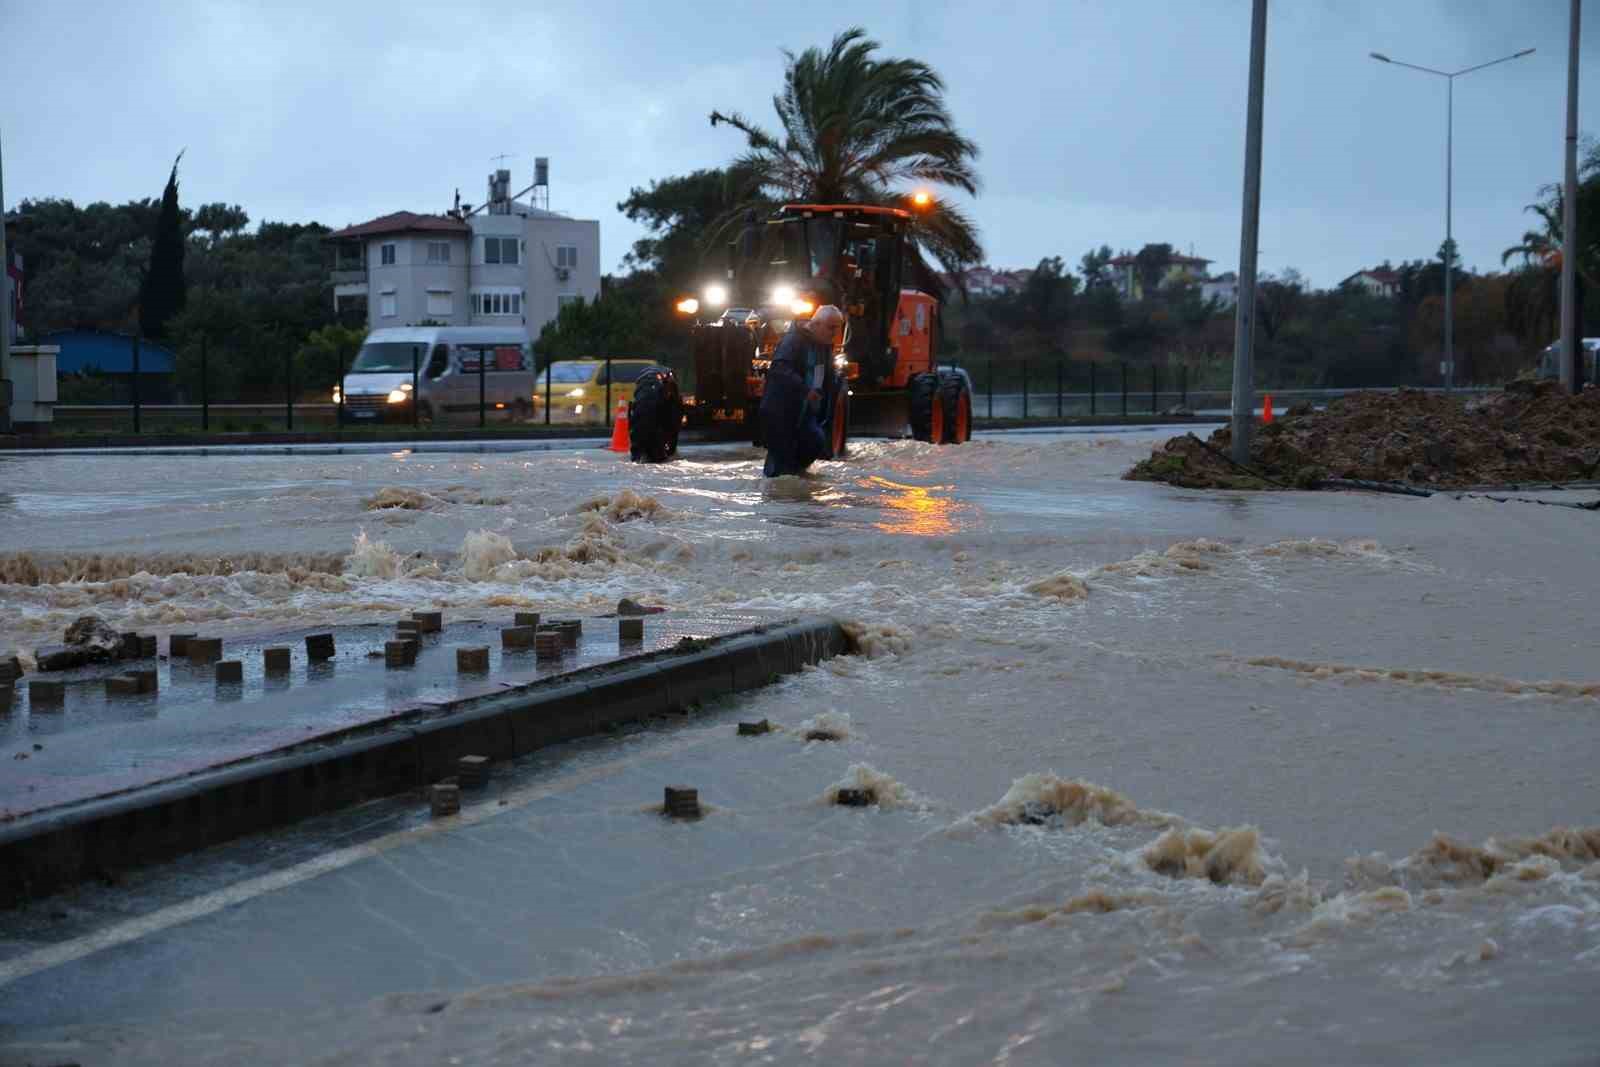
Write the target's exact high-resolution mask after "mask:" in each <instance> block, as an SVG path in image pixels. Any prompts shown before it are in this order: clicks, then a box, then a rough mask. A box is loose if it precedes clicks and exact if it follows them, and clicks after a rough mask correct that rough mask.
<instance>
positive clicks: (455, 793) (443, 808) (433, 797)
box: [428, 782, 461, 818]
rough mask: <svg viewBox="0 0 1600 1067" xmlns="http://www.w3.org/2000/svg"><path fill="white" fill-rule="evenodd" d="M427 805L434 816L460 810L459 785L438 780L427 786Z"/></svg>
mask: <svg viewBox="0 0 1600 1067" xmlns="http://www.w3.org/2000/svg"><path fill="white" fill-rule="evenodd" d="M428 806H429V808H430V809H431V810H432V812H433V816H434V818H439V817H440V816H444V815H458V814H460V812H461V787H460V786H458V785H450V784H446V783H444V782H440V783H439V784H438V785H434V786H430V787H429V788H428Z"/></svg>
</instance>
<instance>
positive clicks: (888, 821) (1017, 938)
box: [0, 435, 1600, 1063]
mask: <svg viewBox="0 0 1600 1067" xmlns="http://www.w3.org/2000/svg"><path fill="white" fill-rule="evenodd" d="M1152 440H1153V438H1152V437H1151V436H1148V435H1115V436H1112V435H1106V436H1082V435H1061V436H1028V437H1014V438H1005V437H995V438H990V439H980V440H977V441H974V442H972V443H970V444H967V445H963V446H960V447H957V448H942V449H935V448H932V447H929V446H925V445H919V444H915V443H911V442H894V443H887V442H879V443H867V444H863V445H861V446H859V447H857V448H856V450H855V452H854V454H853V455H852V456H851V457H850V458H849V459H848V460H847V461H844V462H841V463H832V464H821V465H819V466H818V467H817V468H816V469H815V470H814V472H813V473H812V474H811V475H810V476H808V477H806V478H785V479H778V480H775V481H771V482H767V481H763V480H762V479H761V477H760V469H761V457H760V455H759V454H758V453H756V452H754V451H751V450H748V449H739V448H702V449H692V450H688V451H687V452H686V453H685V455H684V457H683V458H682V459H681V460H680V461H678V462H676V463H673V464H670V465H666V466H659V467H642V466H633V465H630V464H628V463H626V462H625V461H622V460H619V458H618V457H616V456H613V455H611V454H608V453H605V452H603V451H599V450H581V451H571V452H551V453H527V454H493V455H476V454H467V455H440V454H429V455H416V454H406V453H397V454H394V455H389V456H356V457H352V456H324V455H313V456H299V457H296V456H283V455H273V456H260V457H250V456H229V457H211V458H201V457H191V456H179V455H167V456H139V457H117V456H110V457H107V456H97V457H92V458H74V457H65V456H52V457H32V458H17V459H12V458H0V484H5V485H6V486H7V494H8V495H4V496H0V581H3V582H5V583H7V584H4V585H0V649H4V648H7V647H10V646H13V645H15V646H21V647H24V648H27V647H33V646H35V645H39V644H45V643H50V642H51V641H53V640H55V639H56V635H57V634H59V631H60V630H61V628H62V627H64V626H65V625H66V624H67V623H68V622H70V621H71V620H72V619H73V618H75V617H76V616H78V615H80V614H83V613H86V612H94V613H97V614H100V615H101V616H102V617H104V618H106V619H107V621H109V622H111V623H112V625H113V626H115V627H116V628H117V629H119V630H127V629H139V630H146V631H148V630H155V631H158V632H165V631H167V630H170V629H185V628H187V629H194V628H196V626H203V627H204V628H205V629H206V630H207V631H209V632H215V633H220V634H228V633H236V634H246V633H250V632H252V631H260V630H262V629H266V628H269V627H275V626H279V625H281V624H286V623H293V624H313V623H321V622H340V621H367V620H373V619H384V618H389V617H392V616H393V615H394V614H395V613H396V612H398V611H401V610H406V609H409V608H411V607H414V606H416V605H418V604H420V603H425V602H431V603H434V604H437V605H438V606H440V607H442V608H444V609H445V610H446V611H447V612H449V613H452V614H465V613H479V614H481V613H482V612H483V611H484V610H486V609H490V608H509V607H510V606H512V605H535V606H540V607H545V608H548V609H549V610H551V611H558V610H559V611H595V610H605V609H608V608H609V607H610V606H611V605H613V604H614V603H615V601H616V599H617V598H618V597H619V596H624V595H626V596H632V597H634V598H636V599H640V600H644V601H650V602H657V603H661V604H665V605H667V606H669V607H672V608H684V609H697V610H723V609H729V608H739V609H754V610H762V611H781V612H794V613H801V612H823V613H830V614H833V615H836V616H837V617H839V618H840V619H841V620H843V621H845V622H846V624H847V626H848V627H849V629H850V630H851V631H852V633H854V634H855V635H856V637H857V640H858V642H859V644H860V647H861V654H860V655H856V656H851V657H846V658H843V659H840V660H836V661H833V662H831V663H829V664H827V665H826V666H824V667H823V668H820V669H816V670H812V671H808V672H806V673H805V674H803V675H800V676H797V677H795V678H792V679H789V680H786V681H784V682H783V683H781V684H779V685H777V686H774V687H771V688H769V689H766V690H762V691H760V692H758V693H755V694H751V695H747V696H745V697H743V698H740V700H738V701H736V702H729V703H728V704H727V705H725V706H723V707H719V708H713V709H710V710H709V712H708V714H707V715H705V716H703V717H701V718H699V719H696V720H692V721H691V722H690V723H688V724H686V725H681V726H673V727H670V728H669V727H661V728H658V729H651V730H648V731H645V732H643V733H641V734H637V735H632V736H629V737H627V738H622V739H612V740H608V741H602V742H595V743H591V744H590V745H588V746H579V747H578V748H577V749H576V750H572V751H565V752H562V753H559V754H553V755H550V756H548V757H545V758H542V759H540V760H536V761H532V763H530V765H528V766H525V767H523V768H520V769H518V770H517V771H515V772H508V776H507V786H506V788H507V790H508V792H507V793H506V794H505V796H504V797H503V799H504V800H505V801H506V803H505V804H504V805H502V807H501V808H500V809H498V810H492V811H486V812H484V813H483V817H482V818H481V819H479V820H478V821H475V822H473V823H471V825H467V826H463V827H461V828H460V829H459V830H452V831H448V832H434V833H428V834H422V835H421V836H409V835H413V834H420V830H408V831H406V832H404V833H400V834H398V835H397V836H395V837H393V839H392V840H391V839H388V838H386V839H384V840H385V841H386V842H387V843H386V844H384V845H383V846H382V848H381V849H375V850H374V854H373V855H371V856H366V855H363V856H362V857H359V858H356V859H352V861H351V862H350V863H349V864H348V865H347V866H341V867H340V868H339V869H338V871H337V872H336V873H329V874H324V875H322V876H321V877H317V878H311V877H309V876H308V877H306V878H304V879H301V880H295V881H293V882H292V884H284V885H282V886H281V887H275V888H272V889H271V890H270V891H268V890H263V891H262V892H260V893H252V894H249V895H248V896H247V898H246V899H242V900H241V901H240V902H237V903H236V904H235V905H233V906H231V907H230V910H228V911H226V912H225V913H224V912H218V913H217V914H216V915H215V916H211V917H199V918H195V919H194V920H193V921H192V922H190V923H188V924H186V925H170V926H169V927H168V928H167V929H166V930H165V932H164V933H161V934H160V935H159V937H160V938H163V939H164V940H161V941H160V946H161V947H160V948H159V949H157V948H151V949H149V950H148V951H147V952H145V954H144V955H142V956H141V955H138V954H137V953H135V954H134V955H132V956H128V955H126V954H123V955H119V954H118V953H126V952H127V951H131V950H121V949H119V950H117V951H116V952H109V951H108V952H105V953H101V954H100V955H101V956H103V957H105V959H103V960H100V961H99V962H98V963H97V962H96V961H97V959H99V957H97V956H95V955H92V954H91V955H88V956H87V957H86V958H84V959H83V961H82V962H81V963H75V964H73V965H72V966H63V967H60V968H56V969H42V970H37V971H36V972H33V973H29V974H28V975H27V976H26V977H25V978H21V979H18V980H17V981H15V982H13V983H11V985H10V986H9V988H7V987H6V986H3V985H0V1060H3V1057H4V1056H5V1055H7V1054H8V1052H9V1053H10V1054H12V1055H15V1056H17V1057H25V1056H31V1057H32V1058H34V1059H39V1058H40V1056H41V1055H42V1053H40V1051H39V1050H41V1049H42V1050H45V1051H46V1052H48V1051H50V1050H52V1049H54V1050H57V1051H60V1050H67V1051H69V1052H70V1051H73V1050H84V1049H87V1050H88V1051H81V1053H75V1054H81V1055H83V1057H84V1058H85V1059H86V1060H88V1059H91V1058H93V1057H91V1056H90V1054H89V1053H90V1052H92V1051H94V1050H97V1049H99V1048H100V1046H101V1045H102V1044H105V1045H107V1046H110V1045H114V1046H115V1048H116V1049H117V1055H118V1058H119V1059H120V1060H122V1061H125V1062H180V1061H190V1060H193V1061H204V1062H209V1061H216V1062H224V1061H228V1062H237V1061H238V1059H239V1058H241V1056H242V1057H243V1058H245V1059H252V1058H253V1059H259V1060H262V1061H276V1062H323V1061H326V1062H375V1061H382V1062H394V1063H436V1062H446V1061H449V1060H450V1057H451V1056H455V1057H458V1058H459V1059H458V1062H508V1063H513V1062H516V1063H522V1062H544V1061H548V1060H554V1059H559V1060H573V1061H592V1062H597V1063H609V1062H620V1061H629V1062H639V1063H660V1062H678V1063H703V1062H715V1061H724V1062H741V1063H742V1062H749V1061H761V1062H765V1061H776V1062H786V1061H795V1060H801V1059H805V1058H808V1057H825V1058H828V1059H832V1060H836V1061H842V1062H896V1063H897V1062H950V1063H969V1062H1000V1063H1005V1062H1020V1063H1056V1062H1065V1061H1068V1060H1071V1061H1081V1062H1102V1061H1111V1062H1127V1063H1146V1062H1152V1061H1185V1062H1187V1061H1190V1060H1204V1061H1212V1060H1218V1059H1223V1058H1226V1059H1229V1060H1238V1061H1243V1062H1261V1063H1278V1062H1282V1061H1284V1060H1285V1059H1288V1058H1290V1057H1291V1056H1293V1057H1297V1058H1304V1057H1309V1058H1312V1059H1315V1060H1318V1061H1362V1062H1395V1063H1410V1062H1417V1061H1418V1060H1424V1061H1437V1060H1445V1059H1449V1060H1452V1061H1463V1062H1481V1063H1499V1062H1504V1061H1505V1060H1507V1059H1508V1058H1511V1057H1513V1056H1515V1057H1516V1058H1518V1059H1524V1060H1528V1061H1530V1062H1539V1063H1552V1062H1592V1059H1593V1056H1594V1054H1595V1049H1596V1046H1597V1042H1600V1024H1596V1023H1595V1022H1594V1018H1593V1004H1594V1003H1596V1002H1597V998H1600V862H1597V861H1600V830H1597V829H1590V830H1588V831H1587V832H1586V833H1585V832H1583V830H1582V828H1585V827H1597V826H1600V788H1597V787H1600V762H1597V761H1596V759H1595V754H1596V752H1597V751H1600V668H1596V667H1595V666H1594V656H1593V651H1592V649H1593V646H1594V643H1595V639H1596V638H1595V626H1594V621H1595V620H1594V612H1593V608H1592V604H1593V603H1594V598H1595V594H1596V591H1597V590H1596V585H1597V583H1596V581H1595V579H1594V577H1593V574H1594V571H1593V563H1592V560H1593V557H1594V554H1595V549H1596V547H1597V544H1600V538H1597V536H1596V534H1597V531H1600V527H1597V526H1596V525H1595V523H1596V522H1597V520H1596V518H1595V517H1594V516H1593V515H1592V514H1589V513H1585V512H1578V511H1573V510H1569V509H1564V508H1544V507H1537V506H1533V505H1528V504H1495V503H1492V502H1488V501H1484V500H1453V499H1448V498H1434V499H1430V500H1418V499H1408V498H1389V497H1374V496H1365V495H1334V494H1299V493H1296V494H1271V495H1267V494H1263V495H1249V494H1224V493H1198V492H1187V491H1179V490H1172V489H1168V488H1165V487H1162V486H1155V485H1148V484H1138V483H1128V482H1123V481H1120V480H1119V479H1118V478H1117V475H1118V474H1119V473H1120V472H1121V471H1122V470H1123V469H1125V468H1126V467H1127V466H1129V465H1130V464H1131V463H1132V462H1133V461H1134V460H1135V459H1136V458H1138V457H1139V456H1140V455H1141V454H1143V453H1144V452H1145V451H1146V450H1148V448H1149V447H1150V445H1151V443H1152ZM761 717H766V718H769V719H771V720H772V721H773V722H775V723H778V724H780V725H781V726H783V727H784V728H785V729H784V730H783V731H782V732H780V733H778V734H776V735H772V736H770V737H767V738H762V739H747V738H746V739H736V738H735V737H734V736H733V729H732V725H731V724H732V722H733V721H734V720H735V719H750V718H761ZM808 725H809V726H817V725H821V726H826V727H830V728H831V729H833V730H834V732H836V733H837V734H839V735H840V738H841V739H840V740H838V741H836V742H821V741H813V742H806V741H804V740H803V734H804V732H805V729H806V728H807V727H808ZM0 755H4V756H5V757H6V758H7V759H9V758H10V754H9V753H4V754H0ZM0 773H5V772H4V767H3V765H0ZM674 781H686V782H689V783H691V784H695V785H697V786H698V788H699V789H700V792H701V795H702V797H703V798H704V799H705V800H706V801H707V802H709V803H710V804H711V805H712V808H713V810H712V813H711V814H710V815H709V816H708V817H707V818H706V819H704V820H702V821H701V822H699V823H696V824H692V825H674V824H668V823H664V822H662V821H661V820H660V819H659V818H657V817H655V816H653V815H649V814H647V813H646V812H645V810H644V809H645V806H646V805H648V804H649V803H650V802H651V801H652V800H659V796H660V792H659V790H660V786H661V784H662V783H663V782H668V783H670V782H674ZM849 784H857V785H866V786H869V787H872V788H875V789H876V790H877V793H878V797H879V800H880V803H879V804H878V805H877V806H876V807H874V808H869V809H864V810H862V809H846V808H839V807H834V806H831V805H830V804H829V803H828V800H829V798H830V797H831V795H832V794H831V790H833V789H835V788H837V787H838V786H840V785H849ZM1563 828H1571V829H1570V830H1567V829H1563ZM1436 834H1437V835H1442V836H1436ZM326 847H327V848H332V847H333V844H332V843H326ZM191 869H192V871H193V874H192V877H193V879H194V892H196V893H198V892H200V891H202V890H205V891H208V892H210V891H215V890H216V889H217V887H218V886H222V885H225V884H227V882H228V879H229V875H228V873H227V872H226V871H219V870H217V869H208V868H207V866H206V863H205V861H204V859H203V858H201V859H199V860H196V861H193V862H191V863H190V864H189V866H188V867H185V868H184V870H185V871H190V870H191ZM185 877H190V875H189V874H185ZM116 892H118V891H103V890H85V891H82V893H81V894H80V897H81V899H76V900H75V901H69V904H70V905H71V906H81V907H84V908H91V907H99V908H101V909H110V910H113V911H116V912H117V913H118V914H119V915H125V914H137V913H139V912H140V911H141V910H148V909H149V908H153V907H154V906H155V904H154V903H151V902H148V901H147V902H144V903H141V902H140V901H139V900H138V899H137V896H138V895H137V893H134V892H132V891H128V890H123V891H120V892H123V893H124V896H125V897H126V898H127V899H124V898H117V900H118V901H120V903H116V904H115V905H114V906H113V905H109V904H107V903H106V899H103V898H100V897H95V896H94V895H95V894H102V895H104V894H108V893H109V894H111V895H113V896H114V895H115V893H116ZM224 915H226V916H227V917H228V918H227V920H226V921H224V919H223V916H224ZM34 918H36V916H31V915H23V916H21V917H20V918H16V919H15V920H14V922H13V936H11V937H10V938H0V947H3V948H5V949H6V951H7V954H9V955H11V956H12V957H15V956H17V954H19V953H23V952H26V951H30V950H33V949H35V948H37V946H38V945H40V944H44V943H46V942H47V941H48V940H49V938H48V935H46V934H42V933H40V932H39V929H38V928H37V927H35V926H32V925H29V923H30V922H31V921H32V920H33V919H34ZM319 923H321V924H324V925H323V926H319V925H318V924H319ZM5 925H6V920H5V919H4V918H3V917H0V930H3V929H4V928H5ZM156 936H157V935H152V937H156ZM330 946H338V947H335V948H331V949H330ZM397 946H398V947H397ZM394 954H399V955H400V956H402V957H406V958H413V959H414V966H409V965H408V966H395V965H393V958H392V957H393V956H394ZM407 954H413V955H412V956H409V957H408V956H407ZM130 960H131V962H130ZM363 960H365V963H361V962H360V961H363ZM97 967H98V968H99V970H98V971H97V970H96V968H97ZM118 968H121V970H118ZM0 973H3V972H0ZM97 974H99V975H100V976H101V977H100V978H99V979H97V978H96V975H97ZM129 974H137V975H139V977H140V981H139V982H138V983H133V982H127V981H125V980H124V979H125V978H126V976H127V975H129ZM97 981H99V983H100V984H99V985H97V984H96V982H97ZM144 983H148V985H147V986H146V985H145V984H144ZM130 985H140V986H141V988H139V989H137V990H130V989H128V988H125V987H126V986H130ZM90 1012H92V1013H93V1014H92V1016H89V1017H86V1016H88V1013H90ZM7 1017H10V1018H11V1019H13V1020H16V1021H15V1022H14V1023H13V1024H11V1026H10V1028H9V1029H5V1027H6V1025H7V1024H6V1023H5V1022H4V1020H5V1019H6V1018H7ZM290 1020H292V1023H291V1022H290ZM50 1042H60V1044H59V1045H56V1044H50ZM85 1042H86V1043H87V1045H85V1044H84V1043H85ZM30 1050H31V1051H30ZM56 1058H57V1059H60V1058H72V1056H62V1055H58V1056H56ZM25 1061H26V1060H25V1059H24V1062H25Z"/></svg>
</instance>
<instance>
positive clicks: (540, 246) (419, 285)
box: [325, 170, 600, 337]
mask: <svg viewBox="0 0 1600 1067" xmlns="http://www.w3.org/2000/svg"><path fill="white" fill-rule="evenodd" d="M510 177H511V176H510V172H508V171H504V170H502V171H498V172H497V173H495V174H493V175H491V176H490V178H489V190H490V199H489V202H488V203H487V204H485V205H483V206H482V207H480V208H478V209H477V210H476V211H472V210H468V209H466V208H464V207H463V208H462V209H458V210H455V211H451V212H448V213H446V214H443V215H418V214H414V213H412V212H409V211H400V212H396V213H394V214H392V215H385V216H383V217H382V218H377V219H373V220H371V221H370V222H364V223H361V224H360V225H358V226H349V227H346V228H345V229H343V230H339V231H337V232H335V233H332V234H329V235H328V237H327V238H325V240H327V241H328V242H329V243H330V244H332V245H333V247H334V264H333V274H332V279H331V280H332V282H333V292H334V297H333V299H334V309H335V310H336V311H338V312H339V313H340V316H341V318H343V319H345V320H346V321H349V322H360V321H363V320H364V321H365V323H366V325H367V327H368V328H370V329H382V328H383V327H386V326H419V325H424V324H431V323H437V324H441V325H448V326H505V325H513V324H517V325H521V326H522V327H523V328H524V329H526V330H527V332H528V335H529V336H530V337H537V336H538V334H539V331H540V329H541V328H543V326H544V325H545V323H547V322H549V321H551V320H552V319H554V318H555V317H556V314H557V313H558V312H559V311H560V310H561V307H562V306H563V305H564V304H567V303H570V302H572V301H574V300H578V299H583V300H588V301H592V300H594V299H595V298H596V297H598V296H599V295H600V223H599V222H598V221H596V220H593V219H573V218H568V217H567V216H565V215H561V214H558V213H556V212H553V211H546V210H544V209H541V208H538V207H534V206H532V205H530V204H528V203H525V202H523V201H520V200H516V199H513V198H512V197H511V196H510V195H509V188H510Z"/></svg>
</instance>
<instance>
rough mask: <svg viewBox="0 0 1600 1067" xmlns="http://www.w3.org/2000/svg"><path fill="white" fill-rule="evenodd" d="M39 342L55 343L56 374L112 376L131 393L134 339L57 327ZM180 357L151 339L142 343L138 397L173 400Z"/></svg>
mask: <svg viewBox="0 0 1600 1067" xmlns="http://www.w3.org/2000/svg"><path fill="white" fill-rule="evenodd" d="M36 343H38V344H41V345H55V346H56V347H58V348H59V349H61V352H60V354H59V355H58V356H56V375H57V376H58V377H64V376H66V375H68V374H95V375H98V376H100V377H102V378H106V379H109V380H110V381H112V382H113V383H116V384H117V385H118V386H119V387H121V388H122V389H125V390H128V392H129V395H131V393H132V390H131V385H132V381H133V338H132V337H130V336H128V335H127V334H121V333H106V332H104V331H101V330H56V331H55V332H53V333H47V334H44V335H42V336H40V337H39V338H37V342H36ZM176 369H177V357H176V356H175V355H174V354H173V351H172V349H170V348H168V347H166V346H165V345H162V344H158V343H157V342H155V341H151V340H148V339H144V340H141V341H140V342H139V397H140V399H141V400H143V401H144V402H145V403H149V404H159V403H168V402H171V401H172V400H173V374H174V372H175V371H176Z"/></svg>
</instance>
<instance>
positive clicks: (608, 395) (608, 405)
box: [606, 356, 611, 430]
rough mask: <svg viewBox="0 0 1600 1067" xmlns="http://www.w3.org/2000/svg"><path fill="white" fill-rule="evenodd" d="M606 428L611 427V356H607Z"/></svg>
mask: <svg viewBox="0 0 1600 1067" xmlns="http://www.w3.org/2000/svg"><path fill="white" fill-rule="evenodd" d="M606 429H608V430H609V429H611V357H610V356H607V357H606Z"/></svg>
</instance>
